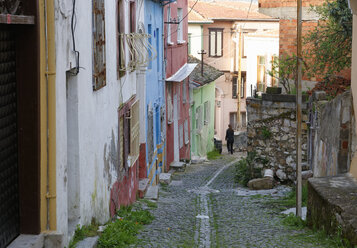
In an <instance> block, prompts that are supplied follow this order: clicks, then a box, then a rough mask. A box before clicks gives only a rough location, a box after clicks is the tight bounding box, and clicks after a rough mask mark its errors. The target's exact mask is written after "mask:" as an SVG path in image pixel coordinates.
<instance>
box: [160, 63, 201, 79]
mask: <svg viewBox="0 0 357 248" xmlns="http://www.w3.org/2000/svg"><path fill="white" fill-rule="evenodd" d="M196 66H197V64H196V63H186V64H184V65H183V66H182V67H181V68H180V69H179V70H178V71H177V72H176V73H175V74H174V75H172V76H171V77H169V78H166V81H167V82H182V81H183V80H185V78H187V77H188V76H189V75H190V74H191V73H192V71H193V70H194V69H195V67H196Z"/></svg>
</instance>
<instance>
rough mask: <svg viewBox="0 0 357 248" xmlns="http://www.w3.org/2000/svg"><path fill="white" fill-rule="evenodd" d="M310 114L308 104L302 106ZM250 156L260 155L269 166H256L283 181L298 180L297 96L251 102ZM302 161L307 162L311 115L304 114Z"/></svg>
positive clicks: (266, 98)
mask: <svg viewBox="0 0 357 248" xmlns="http://www.w3.org/2000/svg"><path fill="white" fill-rule="evenodd" d="M302 108H303V112H305V111H306V104H303V106H302ZM247 114H248V126H247V136H248V148H247V150H248V152H256V153H257V154H258V155H259V156H261V157H262V158H265V159H267V160H268V163H267V164H265V165H263V163H260V164H256V165H255V166H256V167H258V168H270V169H272V170H274V172H275V173H276V175H277V177H278V178H279V179H280V180H282V181H285V180H288V179H289V180H295V170H296V162H295V161H296V141H295V138H296V111H295V96H294V95H266V94H263V99H256V98H248V99H247ZM302 118H303V127H302V155H303V157H302V159H303V162H306V159H307V156H306V155H307V125H306V121H307V115H306V112H305V113H303V117H302Z"/></svg>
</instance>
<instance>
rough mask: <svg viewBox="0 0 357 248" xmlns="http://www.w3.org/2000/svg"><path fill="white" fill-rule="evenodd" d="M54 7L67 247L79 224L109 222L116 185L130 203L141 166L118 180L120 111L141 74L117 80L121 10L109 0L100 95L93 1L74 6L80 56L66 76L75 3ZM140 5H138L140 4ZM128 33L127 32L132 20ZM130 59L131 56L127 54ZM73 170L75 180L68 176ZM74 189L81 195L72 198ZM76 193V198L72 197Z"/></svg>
mask: <svg viewBox="0 0 357 248" xmlns="http://www.w3.org/2000/svg"><path fill="white" fill-rule="evenodd" d="M55 2H56V10H55V11H56V20H55V21H56V74H57V76H56V112H57V116H56V118H57V119H56V123H57V133H56V139H57V140H56V143H57V151H56V153H57V161H56V162H57V223H58V226H57V231H58V232H59V233H62V234H64V239H65V242H68V236H67V235H68V234H69V235H72V234H73V233H72V232H73V231H74V228H73V226H74V227H75V225H76V224H80V225H86V224H90V222H91V220H92V219H93V218H94V219H95V220H97V221H98V222H100V223H105V222H106V221H108V219H109V217H110V214H111V212H110V201H111V196H112V194H113V193H112V192H114V191H115V190H113V189H117V188H118V187H119V186H117V185H120V187H121V189H127V191H128V192H129V193H128V194H127V196H125V197H124V198H125V200H123V204H127V202H129V201H132V195H134V193H133V192H135V190H136V184H135V181H136V178H137V173H136V169H137V167H136V166H134V167H132V170H131V171H129V172H128V174H127V175H125V176H123V178H124V179H123V180H122V181H118V179H120V175H119V174H118V152H117V151H118V108H119V106H120V105H121V104H123V103H125V102H127V101H128V100H129V99H130V98H131V97H132V96H133V95H135V94H136V87H137V84H136V77H137V73H136V72H135V71H134V72H127V73H126V75H125V76H123V77H122V78H121V79H118V78H117V61H116V60H117V59H116V56H113V55H115V54H117V26H116V25H117V24H116V18H117V17H116V13H117V12H116V10H117V6H116V1H109V0H105V5H104V8H105V42H106V46H105V47H106V48H105V49H106V50H105V51H104V52H105V54H106V56H105V57H106V59H105V62H106V86H104V87H103V88H101V89H99V90H97V91H93V87H92V56H93V52H92V51H93V49H92V42H91V41H92V33H93V32H92V15H93V12H92V3H91V1H77V2H76V8H75V11H76V18H75V19H76V27H75V41H76V48H77V50H78V51H79V53H80V70H79V74H78V75H71V74H70V73H68V72H67V71H68V70H69V69H71V68H73V67H74V66H75V65H76V63H75V59H74V56H73V52H72V49H73V47H72V35H71V28H70V27H71V26H70V25H71V17H72V4H73V2H72V0H62V1H59V0H57V1H55ZM137 4H138V5H140V1H138V3H137ZM124 6H125V10H124V13H128V7H129V3H127V2H125V4H124ZM141 15H143V12H141ZM140 18H141V20H142V19H143V18H142V17H140ZM140 18H139V19H140ZM125 29H126V33H128V32H129V22H128V21H127V22H126V23H125ZM126 54H127V56H128V52H127V53H126ZM76 147H77V148H76ZM73 149H77V150H78V151H75V150H73ZM69 166H70V167H69ZM73 171H75V173H76V174H75V175H73V174H71V175H69V174H68V173H72V172H73ZM69 181H71V182H69ZM74 181H76V183H75V184H73V182H74ZM76 184H78V185H77V186H74V187H72V186H71V185H76ZM73 190H77V191H78V192H75V193H74V194H73V192H72V191H73ZM121 192H123V191H121ZM76 194H78V195H79V198H78V199H77V198H75V197H69V196H75V195H76ZM125 194H126V193H125ZM118 199H122V198H118ZM67 200H69V201H67ZM76 201H78V202H77V203H78V204H76ZM69 205H70V206H72V207H73V206H76V208H78V209H76V211H77V212H76V211H74V212H76V213H75V214H74V216H73V215H72V217H75V219H73V221H69V217H70V216H69V214H71V212H70V211H69V209H71V208H68V206H69Z"/></svg>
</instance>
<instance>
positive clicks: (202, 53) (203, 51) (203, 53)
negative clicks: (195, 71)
mask: <svg viewBox="0 0 357 248" xmlns="http://www.w3.org/2000/svg"><path fill="white" fill-rule="evenodd" d="M206 53H207V52H206V51H205V50H201V52H198V54H201V76H202V77H203V55H205V54H206Z"/></svg>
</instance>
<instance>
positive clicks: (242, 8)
mask: <svg viewBox="0 0 357 248" xmlns="http://www.w3.org/2000/svg"><path fill="white" fill-rule="evenodd" d="M193 5H194V7H193V10H192V11H191V12H190V14H189V27H188V30H189V31H188V32H189V40H190V46H189V54H192V55H193V56H195V57H196V58H198V59H203V60H204V63H206V64H208V65H210V66H213V67H215V68H216V69H218V70H220V71H222V72H223V73H224V75H223V76H221V77H220V78H218V79H217V80H216V81H215V82H216V93H215V94H216V105H215V112H216V116H215V133H216V137H217V138H218V139H221V140H223V142H224V138H225V132H226V129H227V128H228V124H231V125H232V126H233V128H234V129H235V130H236V131H241V130H244V129H245V126H246V107H245V99H246V97H247V96H251V95H252V92H253V91H254V90H258V91H259V90H261V91H264V90H265V88H266V87H267V86H268V85H269V84H270V83H271V81H272V80H273V79H271V78H269V76H268V74H267V73H266V70H267V69H268V66H269V65H270V62H271V57H272V56H271V54H272V52H271V51H270V47H266V46H265V45H262V43H260V44H259V42H258V45H259V47H254V46H250V47H249V45H248V44H246V42H250V40H249V39H247V37H248V36H249V35H251V34H255V33H261V32H269V31H272V32H278V31H279V20H278V19H274V18H272V17H270V16H267V15H264V14H261V13H258V5H257V4H254V3H253V4H252V5H250V3H247V2H239V1H231V2H229V1H218V2H201V1H199V2H197V3H196V4H195V2H192V1H190V2H189V7H190V8H191V7H192V6H193ZM240 43H241V44H240ZM275 45H276V44H275ZM247 46H248V47H249V51H248V50H247ZM254 50H259V51H260V52H259V54H257V53H256V52H254ZM202 53H203V55H202ZM248 54H250V56H254V57H255V58H254V59H253V57H252V61H253V60H255V62H254V63H253V62H250V63H249V65H248ZM249 61H250V60H249ZM252 66H253V67H254V68H252ZM239 72H240V73H239ZM248 74H249V75H252V77H250V79H249V80H250V81H249V82H248ZM253 74H254V75H255V76H253ZM239 75H240V80H238V76H239ZM239 81H240V82H241V84H240V88H239V89H238V86H239ZM238 94H239V95H238ZM238 105H239V113H237V112H238V111H237V109H238Z"/></svg>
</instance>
